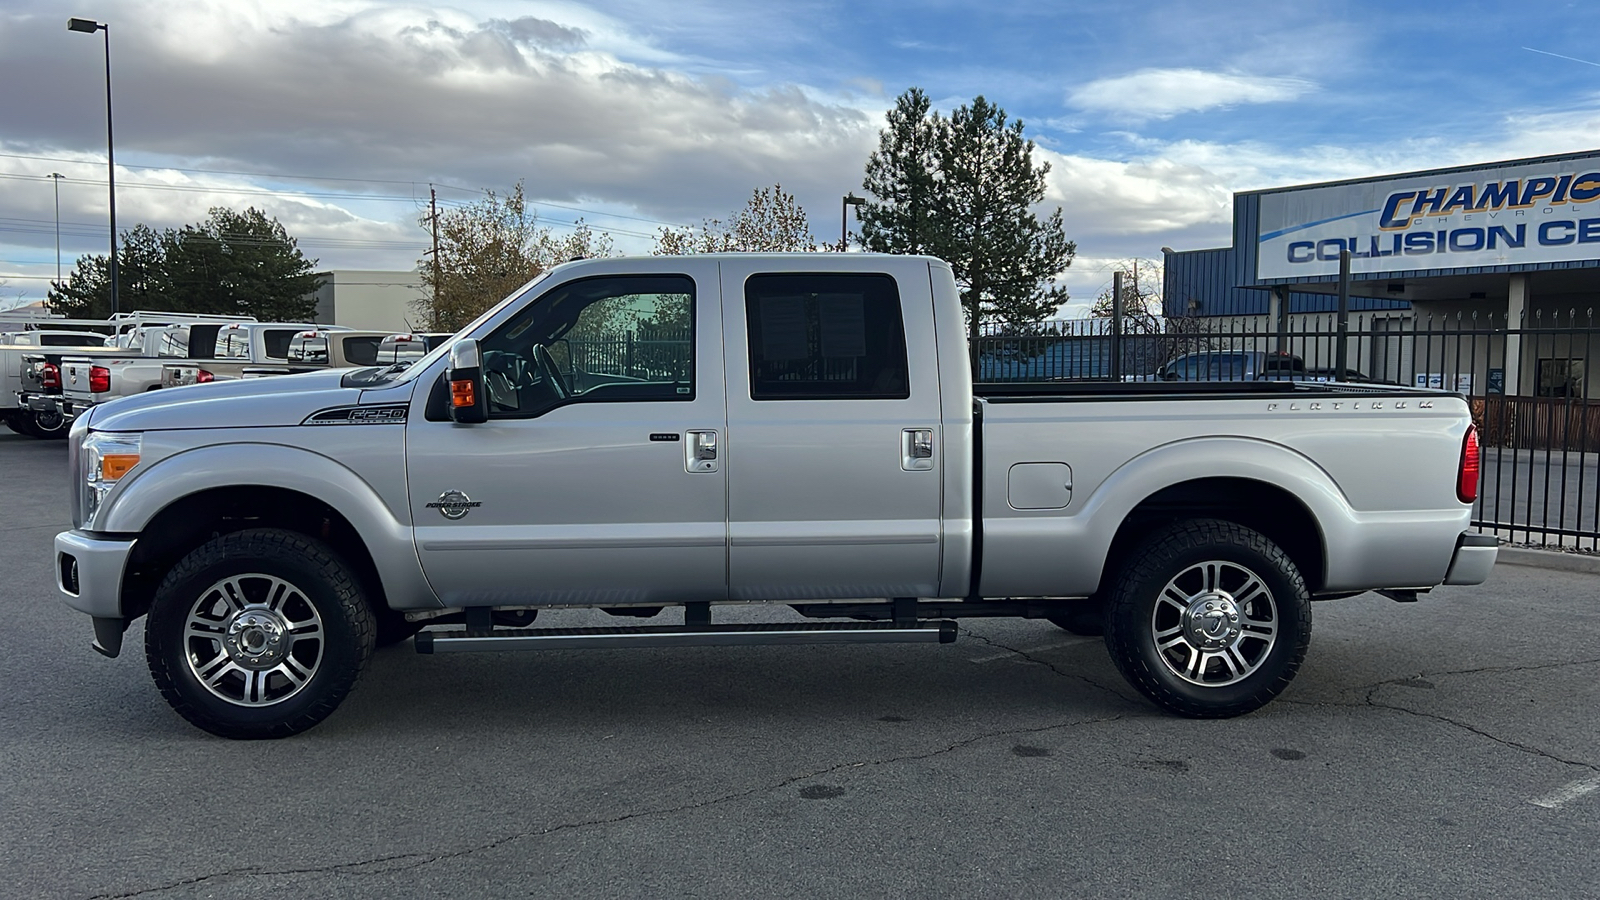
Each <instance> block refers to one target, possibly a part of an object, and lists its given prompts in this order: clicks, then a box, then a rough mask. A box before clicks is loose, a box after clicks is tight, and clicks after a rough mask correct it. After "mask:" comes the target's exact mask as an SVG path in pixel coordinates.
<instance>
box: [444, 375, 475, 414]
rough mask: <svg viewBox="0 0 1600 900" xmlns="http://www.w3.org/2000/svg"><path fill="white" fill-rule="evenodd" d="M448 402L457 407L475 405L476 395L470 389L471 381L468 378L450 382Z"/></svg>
mask: <svg viewBox="0 0 1600 900" xmlns="http://www.w3.org/2000/svg"><path fill="white" fill-rule="evenodd" d="M450 402H451V403H453V404H455V405H456V407H458V408H459V407H463V406H474V405H476V404H477V402H478V395H477V393H476V392H474V391H473V389H472V382H471V381H470V380H468V379H462V380H461V381H452V382H450Z"/></svg>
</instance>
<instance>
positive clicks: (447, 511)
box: [428, 491, 483, 520]
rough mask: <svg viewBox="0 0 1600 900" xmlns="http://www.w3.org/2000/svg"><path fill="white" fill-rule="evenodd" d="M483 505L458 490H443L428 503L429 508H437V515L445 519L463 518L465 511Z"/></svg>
mask: <svg viewBox="0 0 1600 900" xmlns="http://www.w3.org/2000/svg"><path fill="white" fill-rule="evenodd" d="M482 505H483V502H482V501H480V500H473V499H472V498H470V497H468V496H467V495H466V494H463V493H461V492H460V491H445V492H444V493H442V494H440V495H439V499H438V500H437V501H435V502H433V503H429V504H428V508H429V509H437V510H438V511H439V515H441V516H444V517H445V518H446V519H451V520H455V519H464V518H466V516H467V513H469V512H471V511H472V510H474V509H476V508H478V507H480V506H482Z"/></svg>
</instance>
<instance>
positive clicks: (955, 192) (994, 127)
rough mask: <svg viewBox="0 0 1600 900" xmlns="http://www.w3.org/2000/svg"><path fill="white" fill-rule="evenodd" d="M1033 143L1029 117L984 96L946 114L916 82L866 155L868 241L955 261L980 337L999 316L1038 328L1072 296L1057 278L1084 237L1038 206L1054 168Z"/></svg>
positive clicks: (1014, 325) (972, 331) (1007, 326)
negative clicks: (1038, 159) (1037, 159)
mask: <svg viewBox="0 0 1600 900" xmlns="http://www.w3.org/2000/svg"><path fill="white" fill-rule="evenodd" d="M930 147H931V150H930ZM1033 150H1034V144H1033V142H1032V141H1030V140H1028V139H1026V138H1025V137H1023V123H1022V122H1021V121H1015V122H1012V121H1009V120H1008V119H1007V117H1006V113H1005V111H1004V110H1003V109H1001V108H1000V107H998V106H995V105H994V104H992V103H990V102H989V101H987V100H986V99H984V98H983V97H981V96H980V97H977V98H976V99H974V100H973V102H972V104H971V105H970V106H962V107H960V108H958V109H957V110H956V111H955V112H954V113H952V114H951V116H950V118H949V119H945V118H943V117H941V116H940V115H939V114H938V113H930V112H929V110H928V104H927V100H926V98H925V97H924V96H923V95H922V92H921V91H919V90H917V89H915V88H912V89H911V90H909V91H907V92H906V93H905V94H903V95H901V97H900V98H899V100H897V101H896V104H895V108H894V109H893V110H891V111H890V113H889V125H888V127H887V128H885V129H884V131H883V132H881V133H880V135H879V148H878V151H877V152H876V153H874V154H873V155H872V157H870V158H869V159H868V162H867V174H866V178H865V179H864V180H863V181H862V187H863V188H864V189H866V190H867V192H869V193H871V194H872V195H873V199H869V201H868V202H867V203H866V204H865V205H864V206H862V207H861V219H862V234H863V236H864V238H865V241H866V245H867V249H869V250H877V251H880V252H889V253H917V252H920V253H928V254H931V255H934V256H938V257H940V258H942V259H944V260H945V261H946V262H948V263H950V266H951V268H952V269H953V270H954V273H955V278H956V283H957V285H958V286H959V287H960V289H961V301H962V305H963V307H964V308H965V310H966V314H967V327H968V334H969V335H970V336H971V337H972V338H976V337H977V336H978V335H979V334H980V333H981V332H982V329H983V328H984V327H985V326H987V325H991V324H992V325H997V326H999V327H1000V328H1001V329H1003V330H1005V331H1006V332H1008V333H1030V332H1033V331H1037V330H1038V327H1039V323H1040V322H1042V321H1044V320H1045V319H1046V318H1048V317H1049V316H1051V315H1052V314H1054V313H1055V311H1056V309H1057V308H1059V307H1060V306H1061V305H1062V304H1063V303H1065V302H1066V301H1067V291H1066V288H1064V287H1062V286H1060V285H1058V284H1056V283H1055V279H1056V278H1057V277H1058V276H1059V275H1060V274H1061V272H1062V271H1064V270H1065V269H1066V268H1067V267H1068V266H1070V265H1071V264H1072V258H1073V257H1074V256H1075V255H1076V254H1077V245H1076V244H1075V243H1073V242H1072V241H1069V240H1067V237H1066V234H1065V232H1064V230H1063V228H1062V223H1061V210H1060V209H1059V208H1057V209H1056V210H1055V211H1054V212H1052V213H1051V214H1050V215H1048V216H1047V217H1045V218H1043V219H1040V218H1039V217H1038V216H1036V215H1035V214H1034V206H1035V205H1037V204H1038V203H1040V202H1041V201H1043V200H1044V185H1045V175H1047V174H1048V173H1049V171H1050V166H1049V164H1048V163H1039V164H1038V165H1035V164H1034V162H1033ZM880 191H881V192H882V193H880ZM924 191H927V192H929V194H930V196H929V197H928V199H927V201H926V202H924V201H923V200H922V195H923V192H924Z"/></svg>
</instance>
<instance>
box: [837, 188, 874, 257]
mask: <svg viewBox="0 0 1600 900" xmlns="http://www.w3.org/2000/svg"><path fill="white" fill-rule="evenodd" d="M866 202H867V198H865V197H857V196H856V192H855V191H851V192H850V193H848V194H845V195H844V198H843V199H842V200H841V202H840V203H839V252H840V253H843V252H844V251H846V250H848V249H849V248H850V218H849V216H850V207H852V206H854V207H857V208H858V210H859V208H860V206H861V204H863V203H866ZM856 215H857V216H859V215H861V213H860V212H859V211H858V212H857V213H856Z"/></svg>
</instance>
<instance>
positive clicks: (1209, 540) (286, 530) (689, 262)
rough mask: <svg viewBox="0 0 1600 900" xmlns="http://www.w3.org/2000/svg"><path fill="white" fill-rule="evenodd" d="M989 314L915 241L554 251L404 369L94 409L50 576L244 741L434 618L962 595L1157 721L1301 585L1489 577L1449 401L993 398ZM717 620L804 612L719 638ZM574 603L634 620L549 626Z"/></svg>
mask: <svg viewBox="0 0 1600 900" xmlns="http://www.w3.org/2000/svg"><path fill="white" fill-rule="evenodd" d="M965 334H966V328H965V325H964V322H963V319H962V310H961V305H960V300H959V297H958V294H957V289H956V284H955V281H954V279H953V277H952V275H951V271H950V268H949V267H948V266H947V265H946V264H944V263H942V262H940V261H938V260H935V259H929V258H924V257H892V256H877V255H869V254H856V253H852V254H847V255H846V254H793V255H786V254H729V255H704V256H687V257H651V258H634V259H600V260H586V261H579V262H572V263H568V264H566V265H562V266H558V267H556V268H555V269H553V270H551V271H550V272H548V273H547V274H546V275H545V276H543V277H542V278H541V279H539V280H537V281H535V282H533V283H531V284H529V285H528V286H526V287H525V288H523V289H522V290H520V291H518V292H517V293H516V294H515V295H513V296H512V297H510V298H508V299H506V300H505V301H504V302H502V303H500V304H499V305H498V306H496V307H494V308H493V309H492V310H490V311H489V312H487V313H485V314H484V315H483V316H482V317H481V318H479V319H478V320H477V321H475V322H473V323H472V324H470V325H468V326H467V327H466V328H465V329H464V330H463V331H462V332H461V333H460V334H459V335H458V336H457V337H456V338H455V339H454V340H453V341H452V342H450V343H449V344H448V345H447V346H442V347H440V348H439V349H438V350H435V351H433V352H432V353H430V354H428V355H427V356H425V357H424V358H423V359H421V360H420V361H418V362H416V363H414V364H413V365H411V366H409V367H404V368H402V367H399V366H390V367H386V368H379V367H373V368H367V369H354V370H347V371H344V372H337V371H335V372H320V373H312V374H306V375H290V376H285V377H282V378H272V379H261V380H239V381H233V382H228V383H215V384H205V385H194V386H191V387H180V388H174V389H171V390H165V391H160V392H157V393H155V394H147V395H143V396H140V397H133V398H127V399H123V400H118V401H115V402H112V403H108V404H105V405H103V406H98V407H95V408H94V409H93V410H91V411H90V412H89V413H88V414H87V415H86V416H84V417H81V418H79V420H78V421H77V422H76V423H74V425H73V429H72V436H71V440H70V442H69V444H68V446H69V459H70V462H69V465H70V467H71V471H72V473H73V488H72V507H73V509H72V515H73V523H74V527H73V528H72V530H70V531H67V532H64V533H62V534H60V535H58V536H57V538H56V543H55V551H56V561H55V562H56V566H55V568H56V572H57V575H58V578H59V581H60V589H61V591H62V593H63V594H64V596H65V598H66V602H67V603H68V604H69V605H70V606H72V607H73V608H74V609H77V610H80V611H81V612H84V613H86V614H87V615H89V616H91V617H92V620H93V623H94V632H95V641H96V643H95V646H96V648H97V649H99V650H100V652H102V653H105V654H107V655H115V654H116V653H118V652H119V650H120V648H121V645H122V639H123V633H124V630H125V629H126V627H127V625H128V623H129V622H130V621H132V620H134V619H136V618H139V617H141V616H143V617H146V623H145V628H144V636H145V638H144V639H145V654H146V658H147V660H148V661H149V666H150V669H151V673H152V675H153V677H154V679H155V682H156V684H157V685H158V686H159V688H160V690H161V692H162V693H163V695H164V696H165V697H166V699H167V700H168V701H169V703H170V704H171V705H172V707H173V708H174V709H176V710H177V711H178V712H179V713H180V714H181V715H183V716H184V717H185V718H187V719H188V720H189V721H190V722H192V723H194V724H195V725H197V726H199V727H201V728H203V729H206V730H208V731H211V732H213V733H216V734H220V735H225V736H228V737H237V738H257V737H277V736H283V735H288V734H293V733H295V732H298V731H302V730H304V729H306V728H309V727H311V726H313V725H315V724H316V723H317V722H319V721H321V720H322V719H323V718H324V717H325V716H327V715H328V714H330V713H331V712H333V710H334V709H335V708H336V707H337V706H338V705H339V703H340V702H341V701H342V700H343V698H344V697H345V696H346V694H347V692H348V691H349V690H350V689H351V688H352V686H353V685H354V684H355V682H356V678H357V676H358V674H359V673H360V672H361V671H362V669H363V668H364V666H365V664H366V662H367V659H368V656H369V654H370V653H371V651H372V648H373V646H374V644H375V643H378V642H389V641H396V640H403V639H405V638H407V637H409V636H410V635H411V634H412V633H414V632H415V647H416V649H417V650H418V651H419V652H422V653H447V652H463V651H484V650H529V649H537V648H551V647H556V648H579V647H593V648H614V647H628V646H652V647H661V646H669V647H681V646H693V645H707V644H740V645H749V644H791V643H801V642H808V641H811V642H870V641H930V642H948V641H951V640H954V639H955V637H956V634H957V631H956V622H957V620H959V619H961V618H963V617H970V616H1023V617H1040V618H1045V619H1050V620H1052V621H1055V622H1057V623H1058V624H1062V625H1063V626H1065V627H1069V628H1074V629H1077V630H1095V629H1103V631H1104V634H1105V640H1106V645H1107V647H1108V649H1109V651H1110V653H1111V656H1112V658H1113V659H1114V660H1115V662H1116V664H1117V666H1118V667H1119V668H1120V669H1121V671H1122V672H1123V674H1124V675H1125V676H1126V677H1127V678H1128V680H1129V681H1130V682H1131V683H1132V684H1133V685H1134V686H1135V687H1136V688H1138V690H1139V691H1141V692H1142V693H1143V694H1144V695H1145V696H1147V697H1148V698H1149V699H1150V700H1152V701H1153V702H1154V703H1156V704H1158V705H1160V706H1161V707H1163V708H1165V709H1167V710H1170V711H1172V712H1174V713H1177V714H1180V715H1186V716H1196V717H1219V716H1233V715H1238V714H1241V713H1247V712H1249V711H1251V710H1254V709H1256V708H1258V707H1260V706H1261V705H1263V704H1265V703H1267V702H1268V701H1270V700H1271V699H1272V698H1273V697H1275V696H1276V695H1278V694H1279V692H1281V691H1283V690H1284V688H1285V687H1286V686H1288V684H1289V683H1290V679H1291V678H1293V676H1294V674H1295V672H1296V670H1297V669H1298V667H1299V665H1300V662H1301V659H1302V657H1303V656H1304V654H1305V652H1306V647H1307V645H1308V643H1309V641H1310V637H1311V609H1312V604H1311V601H1312V600H1317V599H1334V598H1338V597H1344V596H1349V595H1351V594H1355V593H1359V592H1362V591H1367V590H1383V591H1386V592H1388V594H1389V595H1390V596H1392V597H1394V598H1396V599H1407V600H1409V599H1416V597H1417V596H1418V595H1419V594H1421V593H1423V592H1426V591H1428V590H1429V589H1431V588H1433V587H1434V586H1436V585H1438V584H1440V583H1447V584H1476V583H1479V582H1481V581H1483V580H1484V579H1485V578H1486V577H1487V575H1488V573H1489V571H1490V568H1491V566H1492V565H1493V563H1494V560H1495V555H1496V545H1495V541H1494V539H1493V538H1492V537H1489V536H1484V535H1479V534H1476V533H1474V532H1473V531H1472V530H1471V528H1470V525H1471V508H1472V500H1473V497H1474V494H1475V492H1476V490H1477V483H1478V449H1477V443H1476V438H1475V432H1474V429H1473V426H1472V420H1471V416H1470V414H1469V411H1468V408H1467V404H1466V402H1465V401H1464V400H1463V398H1461V397H1460V396H1458V395H1455V394H1450V393H1444V392H1440V391H1427V390H1417V389H1409V388H1398V387H1392V388H1391V387H1375V386H1349V385H1337V384H1316V383H1305V382H1301V383H1294V382H1288V381H1285V382H1271V381H1267V382H1219V383H1210V384H1201V383H1166V382H1149V383H1122V382H1117V383H1101V384H1050V385H1005V386H983V387H980V389H979V390H977V391H976V392H975V391H974V386H973V383H972V378H971V372H970V370H969V363H968V352H967V345H966V339H965ZM975 393H976V396H975ZM731 603H739V604H749V603H766V604H780V605H784V606H787V607H790V608H791V609H793V610H794V611H796V612H798V613H799V614H800V616H802V617H804V619H805V620H804V621H798V622H793V623H789V622H785V623H772V624H761V625H747V624H733V623H722V622H718V621H716V617H715V612H716V610H718V609H719V608H721V605H722V604H731ZM563 607H595V608H600V609H604V610H605V611H607V612H610V613H614V614H617V615H618V616H620V617H630V618H621V619H619V621H626V622H629V623H630V624H624V625H617V626H614V627H598V628H596V627H587V628H563V627H539V628H535V627H529V626H531V625H532V624H533V620H534V617H535V615H536V614H537V613H539V612H540V611H542V610H550V609H552V608H563ZM668 608H670V609H672V610H673V612H670V613H664V612H663V611H664V610H665V609H668ZM635 617H636V618H635ZM645 618H648V619H655V620H656V621H659V622H661V623H662V624H641V623H640V619H645ZM418 628H424V629H425V630H422V631H420V632H417V631H416V630H417V629H418ZM424 664H425V663H424Z"/></svg>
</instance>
